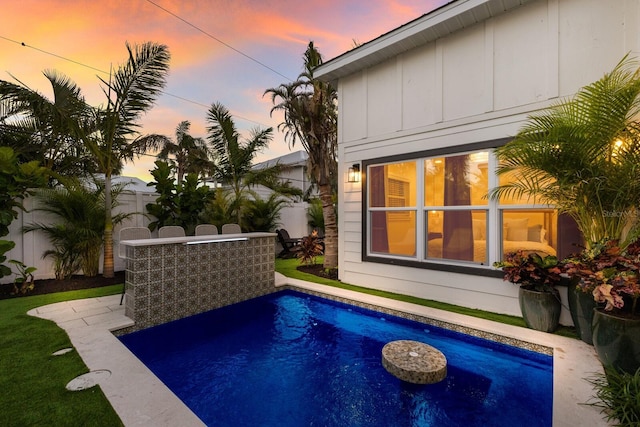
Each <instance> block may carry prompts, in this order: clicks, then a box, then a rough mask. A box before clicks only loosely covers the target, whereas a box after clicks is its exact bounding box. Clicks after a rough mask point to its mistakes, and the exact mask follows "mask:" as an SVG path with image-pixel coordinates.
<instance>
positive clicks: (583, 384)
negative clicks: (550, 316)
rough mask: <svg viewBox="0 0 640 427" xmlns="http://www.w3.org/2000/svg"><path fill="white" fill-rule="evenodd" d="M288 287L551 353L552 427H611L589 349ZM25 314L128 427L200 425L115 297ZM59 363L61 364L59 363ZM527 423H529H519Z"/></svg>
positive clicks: (413, 308) (488, 324)
mask: <svg viewBox="0 0 640 427" xmlns="http://www.w3.org/2000/svg"><path fill="white" fill-rule="evenodd" d="M285 285H291V286H295V287H298V288H302V289H307V290H310V291H316V292H322V293H325V294H330V295H334V296H336V297H342V298H347V299H353V300H358V301H362V302H365V303H369V304H374V305H377V306H381V307H386V308H389V309H394V310H400V311H405V312H408V313H413V314H416V315H420V316H425V317H429V318H432V319H435V320H442V321H445V322H450V323H455V324H458V325H462V326H466V327H469V328H473V329H478V330H483V331H486V332H491V333H495V334H499V335H503V336H506V337H511V338H516V339H519V340H523V341H528V342H532V343H535V344H539V345H543V346H548V347H551V348H553V349H554V351H553V355H554V357H553V363H554V366H553V369H554V377H553V395H554V399H553V426H554V427H565V426H566V427H574V426H585V427H586V426H589V427H599V426H608V425H609V424H607V423H606V422H605V421H604V419H603V418H602V415H601V414H600V413H599V410H598V409H596V408H593V407H591V406H587V405H582V404H581V403H584V402H587V401H589V400H590V399H591V397H592V396H593V390H592V388H591V385H590V384H589V383H588V382H587V381H585V380H584V379H585V378H588V377H591V376H592V375H593V374H594V373H596V372H602V368H601V365H600V362H599V361H598V358H597V356H596V354H595V351H594V349H593V347H591V346H589V345H587V344H585V343H583V342H582V341H579V340H575V339H571V338H564V337H560V336H557V335H553V334H547V333H544V332H539V331H534V330H531V329H526V328H520V327H516V326H509V325H505V324H502V323H497V322H493V321H489V320H484V319H478V318H475V317H470V316H465V315H461V314H456V313H451V312H448V311H443V310H437V309H433V308H428V307H423V306H419V305H415V304H410V303H405V302H401V301H395V300H389V299H386V298H381V297H377V296H372V295H366V294H361V293H358V292H353V291H348V290H344V289H338V288H332V287H329V286H323V285H318V284H315V283H310V282H305V281H302V280H297V279H291V278H288V277H285V276H283V275H281V274H279V273H276V287H280V286H285ZM28 314H29V315H32V316H36V317H40V318H43V319H48V320H52V321H54V322H55V323H56V324H57V325H58V326H60V327H61V328H62V329H64V330H65V331H66V332H67V334H68V335H69V338H70V340H71V343H72V345H73V347H74V348H75V350H76V351H77V352H78V354H79V355H80V356H81V357H82V359H83V360H84V362H85V364H86V365H87V367H88V368H89V370H90V371H97V370H108V371H110V372H111V375H110V376H108V377H107V378H104V379H101V380H99V382H98V384H99V385H100V387H101V388H102V390H103V392H104V394H105V395H106V396H107V398H108V399H109V401H110V402H111V405H112V406H113V408H114V409H115V411H116V412H117V414H118V415H119V416H120V419H121V420H122V422H123V423H124V425H125V426H154V427H164V426H167V427H173V426H185V427H187V426H203V425H204V424H203V423H202V421H201V420H200V419H199V418H198V417H197V416H196V415H195V414H194V413H193V412H191V410H189V408H187V406H186V405H185V404H184V403H182V401H181V400H180V399H178V398H177V397H176V396H175V395H174V394H173V393H172V392H171V391H170V390H169V389H168V388H167V387H166V386H165V385H164V384H163V383H162V382H161V381H160V380H159V379H158V378H157V377H156V376H155V375H154V374H153V373H152V372H151V371H150V370H149V369H148V368H147V367H146V366H144V364H142V362H140V361H139V360H138V359H137V358H136V357H135V356H134V355H133V353H131V352H130V351H129V350H128V349H127V348H126V347H125V346H124V345H123V344H122V343H121V342H120V341H119V340H118V339H117V338H116V337H115V336H114V335H113V334H112V333H111V331H115V330H118V329H122V328H124V327H127V326H131V325H132V324H133V322H132V321H131V319H129V318H128V317H126V316H125V315H124V305H120V295H112V296H108V297H99V298H90V299H84V300H74V301H65V302H59V303H55V304H50V305H46V306H43V307H38V308H35V309H33V310H30V311H29V312H28ZM57 357H64V355H62V356H57ZM523 422H525V424H526V420H523Z"/></svg>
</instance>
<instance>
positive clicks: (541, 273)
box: [493, 250, 562, 332]
mask: <svg viewBox="0 0 640 427" xmlns="http://www.w3.org/2000/svg"><path fill="white" fill-rule="evenodd" d="M493 265H494V267H497V268H500V269H502V271H503V272H504V280H505V281H509V282H511V283H514V284H518V285H520V289H519V290H518V302H519V304H520V311H521V312H522V317H523V319H524V321H525V323H526V324H527V326H528V327H529V328H531V329H536V330H539V331H544V332H553V331H555V330H556V329H557V327H558V323H559V321H560V311H561V309H562V306H561V304H560V293H559V292H558V290H557V289H556V285H558V284H559V283H560V281H561V280H562V276H561V274H562V268H561V265H560V263H559V262H558V258H556V257H555V256H553V255H547V256H545V257H544V258H543V257H541V256H540V255H539V254H537V253H535V252H534V253H527V252H525V251H522V250H520V251H516V252H511V253H508V254H506V255H505V257H504V260H502V261H500V262H496V263H494V264H493Z"/></svg>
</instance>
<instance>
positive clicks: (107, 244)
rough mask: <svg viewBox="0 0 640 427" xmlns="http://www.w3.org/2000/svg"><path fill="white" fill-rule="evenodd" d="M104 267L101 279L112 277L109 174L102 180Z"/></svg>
mask: <svg viewBox="0 0 640 427" xmlns="http://www.w3.org/2000/svg"><path fill="white" fill-rule="evenodd" d="M104 190H105V191H104V204H105V212H106V214H105V215H106V216H105V221H104V265H103V267H102V276H103V277H113V276H114V271H113V270H114V265H113V217H112V216H111V174H110V173H107V174H105V180H104Z"/></svg>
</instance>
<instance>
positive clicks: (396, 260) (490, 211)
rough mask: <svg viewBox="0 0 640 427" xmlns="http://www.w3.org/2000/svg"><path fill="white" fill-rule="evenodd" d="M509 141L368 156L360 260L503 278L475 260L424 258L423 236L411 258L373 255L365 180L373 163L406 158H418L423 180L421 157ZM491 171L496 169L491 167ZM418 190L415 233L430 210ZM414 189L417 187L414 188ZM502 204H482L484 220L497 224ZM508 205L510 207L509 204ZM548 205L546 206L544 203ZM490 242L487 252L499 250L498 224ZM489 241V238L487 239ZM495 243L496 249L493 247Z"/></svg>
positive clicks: (491, 180) (364, 165) (489, 147)
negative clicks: (374, 156)
mask: <svg viewBox="0 0 640 427" xmlns="http://www.w3.org/2000/svg"><path fill="white" fill-rule="evenodd" d="M509 141H511V138H500V139H494V140H487V141H482V142H476V143H471V144H462V145H456V146H450V147H442V148H437V149H432V150H424V151H419V152H412V153H405V154H399V155H393V156H387V157H378V158H374V159H367V160H363V161H362V181H361V182H362V186H361V193H362V198H361V200H362V204H361V210H362V221H361V225H362V246H361V259H362V261H363V262H374V263H380V264H391V265H399V266H407V267H416V268H421V269H428V270H438V271H446V272H453V273H463V274H475V275H479V276H488V277H502V272H501V271H500V270H497V269H494V268H489V267H491V266H490V265H479V264H475V263H468V264H467V263H464V262H456V261H448V260H438V261H435V260H432V259H427V258H426V257H425V251H426V239H425V238H424V237H420V236H418V235H417V236H416V256H414V257H403V256H396V255H381V254H373V253H370V251H369V244H370V239H371V236H370V227H369V213H370V208H369V198H368V191H369V187H368V181H367V171H368V167H369V166H372V165H374V166H375V165H381V164H387V163H397V162H405V161H417V162H418V165H417V168H418V169H417V170H418V179H420V180H422V181H424V174H423V171H424V162H423V161H422V160H423V159H424V158H428V157H442V156H448V155H454V154H463V153H467V152H472V151H481V150H488V151H491V150H493V149H495V148H497V147H500V146H502V145H504V144H506V143H507V142H509ZM493 159H495V157H494V156H492V155H490V156H489V162H490V166H489V167H490V168H491V162H492V161H493ZM491 170H495V169H494V168H492V169H491ZM496 184H497V177H496V176H495V174H490V175H489V188H492V187H494V186H495V185H496ZM421 190H422V191H419V193H422V194H421V195H420V194H418V200H416V202H417V203H416V210H417V212H416V234H419V233H418V230H424V226H425V219H424V216H425V215H426V213H427V212H428V211H429V210H433V209H429V207H428V206H425V203H424V187H422V189H421ZM416 191H417V189H416ZM492 204H495V207H491V206H492ZM500 206H501V205H499V204H498V202H497V201H490V202H489V204H488V205H487V206H486V207H485V209H487V223H489V222H490V221H493V222H492V223H494V224H497V221H498V210H499V209H501V208H500ZM509 208H511V206H509ZM527 208H533V206H532V205H527ZM547 208H548V206H547ZM491 233H492V235H491V237H492V242H491V243H489V250H490V251H494V252H495V251H497V250H500V249H501V246H502V244H501V243H499V241H498V240H499V235H498V230H497V227H494V230H493V231H491ZM487 240H489V239H487ZM496 245H497V246H498V248H497V249H496ZM491 259H492V258H491V255H489V260H491Z"/></svg>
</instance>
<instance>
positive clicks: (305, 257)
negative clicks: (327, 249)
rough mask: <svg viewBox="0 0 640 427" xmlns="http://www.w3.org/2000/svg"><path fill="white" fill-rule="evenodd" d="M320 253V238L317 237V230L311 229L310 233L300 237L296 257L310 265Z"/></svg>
mask: <svg viewBox="0 0 640 427" xmlns="http://www.w3.org/2000/svg"><path fill="white" fill-rule="evenodd" d="M320 255H322V240H321V239H320V237H318V232H317V231H316V230H313V232H312V233H311V234H309V235H308V236H304V237H303V238H302V239H300V250H299V251H298V258H299V259H300V261H301V262H303V263H305V264H307V265H311V264H315V263H316V258H317V257H319V256H320Z"/></svg>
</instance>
